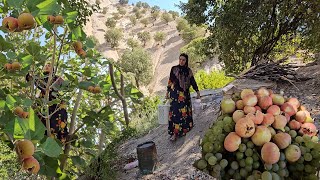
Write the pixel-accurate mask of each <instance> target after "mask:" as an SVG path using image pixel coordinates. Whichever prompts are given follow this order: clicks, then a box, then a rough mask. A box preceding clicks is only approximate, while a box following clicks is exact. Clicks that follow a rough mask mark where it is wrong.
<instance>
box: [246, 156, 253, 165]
mask: <svg viewBox="0 0 320 180" xmlns="http://www.w3.org/2000/svg"><path fill="white" fill-rule="evenodd" d="M252 164H253V158H252V157H250V156H249V157H247V158H246V165H252Z"/></svg>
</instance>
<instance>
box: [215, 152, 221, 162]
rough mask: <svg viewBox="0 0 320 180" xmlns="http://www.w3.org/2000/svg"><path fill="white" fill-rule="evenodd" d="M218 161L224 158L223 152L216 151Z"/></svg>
mask: <svg viewBox="0 0 320 180" xmlns="http://www.w3.org/2000/svg"><path fill="white" fill-rule="evenodd" d="M215 156H216V158H217V161H220V160H221V159H222V154H221V153H216V154H215Z"/></svg>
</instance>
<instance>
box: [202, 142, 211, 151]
mask: <svg viewBox="0 0 320 180" xmlns="http://www.w3.org/2000/svg"><path fill="white" fill-rule="evenodd" d="M203 151H204V152H205V153H209V152H212V151H213V144H212V143H210V142H206V143H204V145H203Z"/></svg>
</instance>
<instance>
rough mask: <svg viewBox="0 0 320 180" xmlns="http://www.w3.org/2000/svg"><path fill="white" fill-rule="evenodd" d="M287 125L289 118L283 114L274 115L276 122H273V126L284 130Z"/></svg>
mask: <svg viewBox="0 0 320 180" xmlns="http://www.w3.org/2000/svg"><path fill="white" fill-rule="evenodd" d="M286 125H287V118H286V117H285V116H283V115H276V116H275V117H274V122H273V123H272V126H273V127H274V128H275V129H278V130H282V131H284V127H285V126H286Z"/></svg>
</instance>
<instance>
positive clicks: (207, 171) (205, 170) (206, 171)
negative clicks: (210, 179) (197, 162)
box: [202, 169, 210, 174]
mask: <svg viewBox="0 0 320 180" xmlns="http://www.w3.org/2000/svg"><path fill="white" fill-rule="evenodd" d="M202 171H203V172H204V173H207V174H210V172H209V170H208V169H204V170H202Z"/></svg>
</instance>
